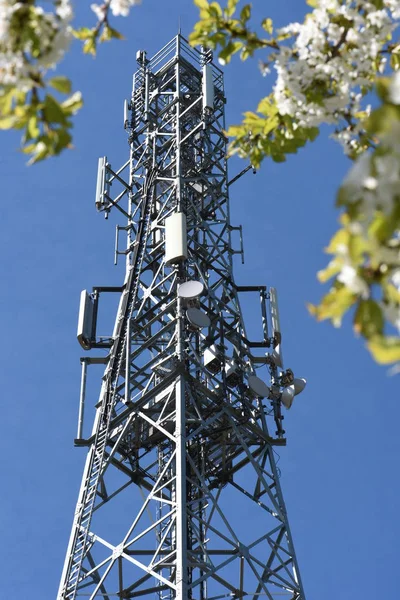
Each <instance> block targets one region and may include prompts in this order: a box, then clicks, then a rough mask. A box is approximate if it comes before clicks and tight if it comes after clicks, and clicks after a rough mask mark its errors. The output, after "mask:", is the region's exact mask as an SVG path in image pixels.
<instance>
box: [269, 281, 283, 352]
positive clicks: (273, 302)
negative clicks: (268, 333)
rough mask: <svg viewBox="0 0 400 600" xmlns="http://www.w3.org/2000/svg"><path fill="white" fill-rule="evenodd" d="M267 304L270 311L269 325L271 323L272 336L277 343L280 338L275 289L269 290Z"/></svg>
mask: <svg viewBox="0 0 400 600" xmlns="http://www.w3.org/2000/svg"><path fill="white" fill-rule="evenodd" d="M269 297H270V300H269V304H270V311H271V323H272V335H273V336H274V337H276V338H277V340H278V341H280V340H281V338H282V332H281V324H280V320H279V309H278V294H277V291H276V289H275V288H273V287H272V288H270V290H269Z"/></svg>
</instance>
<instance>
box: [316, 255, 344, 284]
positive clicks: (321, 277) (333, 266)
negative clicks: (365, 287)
mask: <svg viewBox="0 0 400 600" xmlns="http://www.w3.org/2000/svg"><path fill="white" fill-rule="evenodd" d="M342 266H343V261H342V260H339V259H338V258H334V259H333V260H331V262H330V263H329V264H328V266H327V267H326V269H322V270H321V271H318V273H317V278H318V281H319V282H320V283H326V282H327V281H328V280H329V279H331V278H332V277H333V276H334V275H337V274H338V273H339V271H341V270H342Z"/></svg>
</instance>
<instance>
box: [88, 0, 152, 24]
mask: <svg viewBox="0 0 400 600" xmlns="http://www.w3.org/2000/svg"><path fill="white" fill-rule="evenodd" d="M140 3H141V0H111V2H110V9H111V12H112V14H113V15H114V16H115V17H118V16H119V15H121V16H122V17H127V16H128V14H129V11H130V9H131V6H136V5H137V4H140ZM90 8H91V9H92V11H93V12H94V14H95V15H96V17H97V18H98V19H99V21H101V20H102V19H103V18H104V15H105V13H106V9H107V5H105V4H102V5H100V4H91V5H90Z"/></svg>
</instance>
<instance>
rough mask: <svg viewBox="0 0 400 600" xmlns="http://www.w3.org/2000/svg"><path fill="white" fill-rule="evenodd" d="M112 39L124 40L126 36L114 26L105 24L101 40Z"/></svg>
mask: <svg viewBox="0 0 400 600" xmlns="http://www.w3.org/2000/svg"><path fill="white" fill-rule="evenodd" d="M111 39H116V40H124V39H125V38H124V36H123V35H122V33H120V32H119V31H117V30H116V29H114V28H113V27H110V26H109V25H105V26H104V28H103V31H102V33H101V36H100V42H108V41H109V40H111Z"/></svg>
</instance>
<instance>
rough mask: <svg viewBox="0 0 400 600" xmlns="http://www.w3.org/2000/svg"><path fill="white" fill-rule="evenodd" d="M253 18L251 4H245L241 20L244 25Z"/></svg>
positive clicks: (241, 12)
mask: <svg viewBox="0 0 400 600" xmlns="http://www.w3.org/2000/svg"><path fill="white" fill-rule="evenodd" d="M250 17H251V4H245V5H244V6H243V8H242V10H241V11H240V20H241V21H242V23H247V21H248V20H249V19H250Z"/></svg>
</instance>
